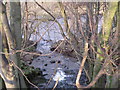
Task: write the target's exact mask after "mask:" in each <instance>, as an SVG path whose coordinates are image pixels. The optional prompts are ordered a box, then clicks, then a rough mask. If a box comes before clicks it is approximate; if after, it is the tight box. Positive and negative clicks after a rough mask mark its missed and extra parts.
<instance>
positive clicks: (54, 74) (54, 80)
mask: <svg viewBox="0 0 120 90" xmlns="http://www.w3.org/2000/svg"><path fill="white" fill-rule="evenodd" d="M58 21H59V22H60V24H61V25H62V24H63V19H59V20H58ZM48 29H49V30H48ZM46 30H48V31H47V32H46ZM37 31H38V33H37V34H32V35H31V38H30V40H32V41H37V40H39V37H40V36H42V34H43V33H44V32H46V33H45V35H44V36H43V39H42V40H40V41H39V42H38V43H37V48H36V51H37V52H42V53H43V54H49V53H51V52H52V51H50V47H51V45H52V44H53V43H55V42H57V41H59V40H63V37H62V36H61V34H60V30H59V27H58V25H57V24H56V23H54V22H53V21H49V22H42V23H41V24H40V25H39V28H38V30H37ZM30 66H33V67H34V68H39V69H40V70H41V71H42V73H43V75H44V78H45V79H46V82H43V83H39V84H38V87H40V88H53V87H54V85H55V84H57V86H56V88H76V86H75V80H76V76H77V73H78V70H79V67H80V61H77V60H76V59H75V58H73V57H68V56H64V55H63V54H60V53H57V52H54V53H52V54H50V55H47V56H40V57H37V58H35V59H34V60H33V62H32V63H31V64H30ZM87 82H88V79H87V77H86V75H85V72H84V71H83V72H82V75H81V78H80V83H81V85H84V86H86V85H87Z"/></svg>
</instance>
